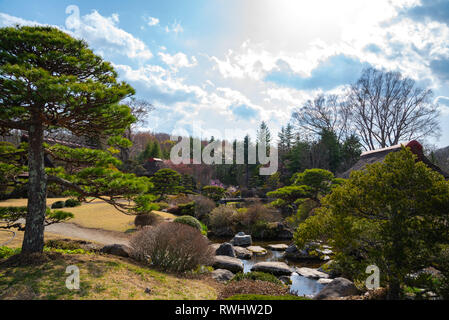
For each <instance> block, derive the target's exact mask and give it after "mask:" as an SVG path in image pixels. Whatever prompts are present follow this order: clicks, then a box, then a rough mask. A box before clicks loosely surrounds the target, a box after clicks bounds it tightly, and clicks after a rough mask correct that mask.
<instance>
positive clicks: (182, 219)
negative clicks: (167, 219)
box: [173, 216, 202, 231]
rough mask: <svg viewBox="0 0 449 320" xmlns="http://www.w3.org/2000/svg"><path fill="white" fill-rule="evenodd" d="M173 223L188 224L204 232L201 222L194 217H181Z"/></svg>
mask: <svg viewBox="0 0 449 320" xmlns="http://www.w3.org/2000/svg"><path fill="white" fill-rule="evenodd" d="M173 222H176V223H183V224H186V225H188V226H191V227H192V228H195V229H197V230H199V231H201V230H202V227H201V222H199V221H198V220H197V219H196V218H194V217H192V216H180V217H177V218H176V219H175V220H173Z"/></svg>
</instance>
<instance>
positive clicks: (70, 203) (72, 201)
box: [64, 199, 81, 208]
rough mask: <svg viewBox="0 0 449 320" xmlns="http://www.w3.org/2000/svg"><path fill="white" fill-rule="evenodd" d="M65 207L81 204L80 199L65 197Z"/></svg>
mask: <svg viewBox="0 0 449 320" xmlns="http://www.w3.org/2000/svg"><path fill="white" fill-rule="evenodd" d="M64 205H65V207H67V208H73V207H78V206H80V205H81V201H78V200H77V199H67V200H66V201H65V204H64Z"/></svg>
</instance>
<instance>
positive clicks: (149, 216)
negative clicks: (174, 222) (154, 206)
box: [134, 212, 162, 228]
mask: <svg viewBox="0 0 449 320" xmlns="http://www.w3.org/2000/svg"><path fill="white" fill-rule="evenodd" d="M161 221H162V218H161V217H160V216H158V215H157V214H155V213H154V212H148V213H142V214H138V215H137V216H136V218H135V219H134V225H135V226H136V227H140V228H142V227H145V226H153V225H156V224H158V223H160V222H161Z"/></svg>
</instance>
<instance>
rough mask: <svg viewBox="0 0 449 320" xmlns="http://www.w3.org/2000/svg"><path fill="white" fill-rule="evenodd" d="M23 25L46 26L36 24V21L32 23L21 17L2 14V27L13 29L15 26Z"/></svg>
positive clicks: (0, 23) (0, 15)
mask: <svg viewBox="0 0 449 320" xmlns="http://www.w3.org/2000/svg"><path fill="white" fill-rule="evenodd" d="M17 24H18V25H22V26H44V25H45V24H42V23H39V22H36V21H30V20H25V19H22V18H19V17H14V16H11V15H9V14H6V13H3V12H0V27H11V26H14V25H17Z"/></svg>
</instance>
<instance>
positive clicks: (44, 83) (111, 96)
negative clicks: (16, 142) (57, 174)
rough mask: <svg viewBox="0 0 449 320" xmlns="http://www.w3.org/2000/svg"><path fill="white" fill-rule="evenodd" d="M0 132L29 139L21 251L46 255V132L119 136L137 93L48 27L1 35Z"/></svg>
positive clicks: (80, 47)
mask: <svg viewBox="0 0 449 320" xmlns="http://www.w3.org/2000/svg"><path fill="white" fill-rule="evenodd" d="M0 39H2V41H1V42H0V130H1V132H2V133H7V132H10V131H11V130H13V129H19V130H22V131H25V132H27V133H28V135H29V151H28V152H29V153H28V169H29V181H28V183H29V190H28V192H29V194H30V195H32V196H30V197H29V199H28V212H27V221H26V228H25V235H24V239H23V245H22V252H23V253H33V252H42V250H43V241H44V218H45V210H46V197H47V196H46V191H47V175H46V172H45V168H44V132H46V131H48V130H52V129H57V128H64V129H66V130H69V131H71V132H72V133H73V134H75V135H78V136H91V137H98V136H105V135H113V134H119V133H122V132H123V131H124V129H126V128H127V127H128V126H129V125H130V124H131V123H132V122H133V121H134V117H133V116H132V115H131V112H130V109H129V107H127V106H125V105H121V104H119V103H120V101H121V100H122V99H124V98H126V97H129V96H131V95H132V94H134V90H133V88H132V87H130V86H129V85H128V84H126V83H123V82H121V83H119V82H117V79H116V77H117V74H116V72H115V71H114V69H113V68H112V66H111V64H110V63H108V62H105V61H103V60H102V58H100V57H99V56H96V55H95V54H94V53H93V52H92V51H91V50H90V49H88V47H87V44H86V42H84V41H81V40H76V39H74V38H72V37H70V36H69V35H67V34H66V33H64V32H62V31H60V30H58V29H56V28H51V27H25V26H23V27H19V26H17V27H10V28H2V29H0Z"/></svg>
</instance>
